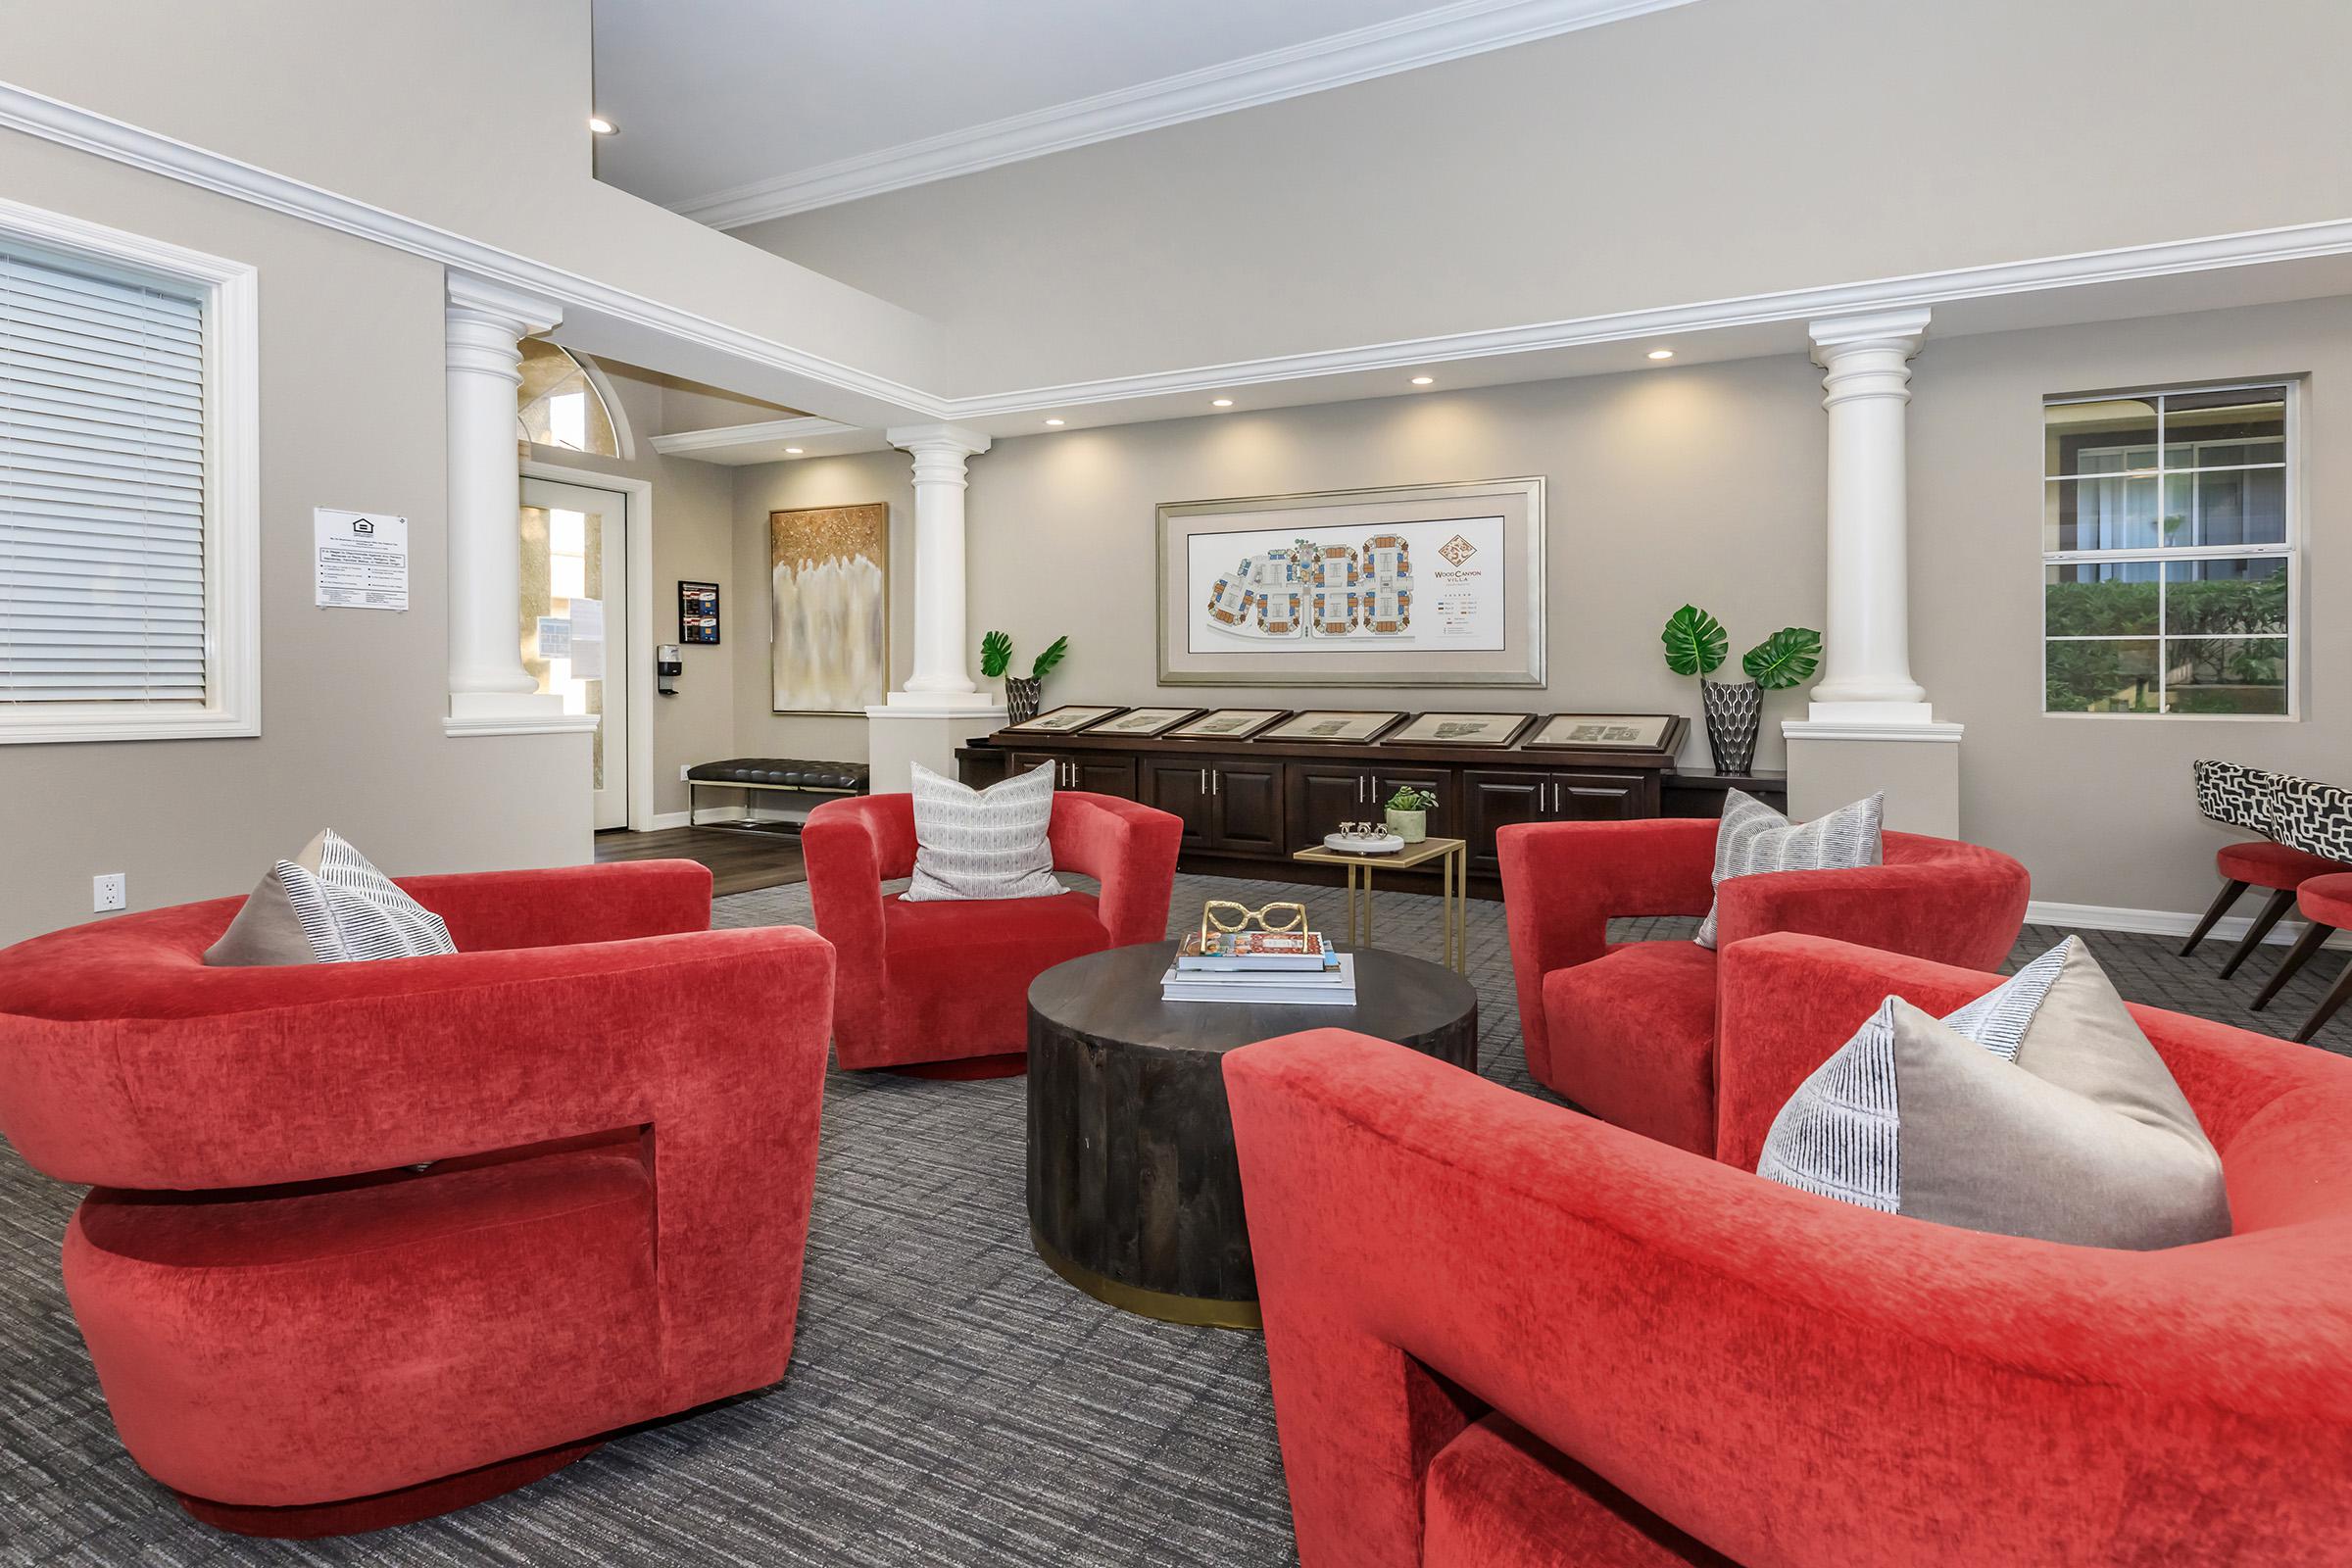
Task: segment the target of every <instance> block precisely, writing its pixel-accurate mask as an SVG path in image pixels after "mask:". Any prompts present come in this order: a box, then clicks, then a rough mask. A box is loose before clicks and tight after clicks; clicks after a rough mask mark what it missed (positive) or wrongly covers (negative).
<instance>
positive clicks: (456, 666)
mask: <svg viewBox="0 0 2352 1568" xmlns="http://www.w3.org/2000/svg"><path fill="white" fill-rule="evenodd" d="M448 290H449V300H448V308H447V320H446V329H447V334H448V418H449V452H448V458H449V536H448V550H449V716H448V718H447V719H445V720H444V721H443V722H444V725H445V727H446V728H447V729H448V731H449V733H450V734H452V735H514V734H537V733H540V732H543V731H549V730H556V731H564V730H582V729H593V728H595V726H596V720H595V718H594V716H593V715H577V714H573V715H567V714H565V713H564V700H563V699H562V698H561V697H558V696H556V695H555V694H554V693H552V692H547V693H543V692H541V691H539V690H538V689H537V688H538V683H537V682H536V681H534V680H533V679H532V678H531V676H530V672H529V671H527V670H525V669H524V668H523V667H522V642H521V638H520V636H519V635H518V634H517V632H516V617H517V616H518V615H519V613H520V606H521V597H522V565H521V541H522V532H521V526H520V523H519V520H518V517H517V511H518V508H519V505H520V497H519V494H518V485H517V474H518V469H517V466H516V462H515V389H516V388H518V387H520V386H521V385H522V374H521V371H520V369H519V367H520V365H521V363H522V352H521V350H520V348H519V347H518V346H517V345H518V344H519V343H520V341H521V340H522V339H523V338H525V337H528V336H530V335H531V334H532V333H534V332H544V331H546V330H547V329H548V328H550V327H552V326H554V325H555V324H556V323H557V322H558V321H560V320H562V319H563V315H564V313H563V311H562V309H561V308H559V307H558V306H557V305H556V304H555V302H553V301H552V300H545V299H541V298H539V297H538V296H536V295H532V294H526V293H523V292H522V291H520V290H518V289H513V288H509V287H507V286H505V285H504V284H500V283H493V282H490V281H489V280H488V279H486V278H480V277H474V276H472V275H470V274H468V273H465V272H457V271H453V272H451V273H449V274H448Z"/></svg>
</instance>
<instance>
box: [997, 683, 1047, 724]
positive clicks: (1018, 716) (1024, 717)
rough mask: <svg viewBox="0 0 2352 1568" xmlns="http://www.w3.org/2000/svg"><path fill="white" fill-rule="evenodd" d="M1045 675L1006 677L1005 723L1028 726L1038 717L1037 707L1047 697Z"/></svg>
mask: <svg viewBox="0 0 2352 1568" xmlns="http://www.w3.org/2000/svg"><path fill="white" fill-rule="evenodd" d="M1045 690H1046V679H1045V677H1044V676H1043V675H1007V676H1005V722H1006V723H1010V724H1026V723H1027V722H1029V720H1031V719H1033V718H1035V717H1036V716H1037V705H1038V702H1039V700H1040V699H1041V698H1042V697H1043V696H1044V695H1045Z"/></svg>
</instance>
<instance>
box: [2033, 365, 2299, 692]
mask: <svg viewBox="0 0 2352 1568" xmlns="http://www.w3.org/2000/svg"><path fill="white" fill-rule="evenodd" d="M2293 416H2294V398H2293V388H2292V387H2290V386H2288V385H2287V384H2285V383H2281V382H2273V383H2266V384H2261V385H2252V386H2221V387H2197V388H2188V389H2180V390H2175V391H2166V392H2152V393H2147V394H2143V395H2139V396H2133V397H2111V398H2066V399H2052V400H2050V402H2049V403H2048V404H2047V405H2046V407H2045V410H2044V414H2043V443H2044V469H2043V471H2044V473H2045V475H2046V478H2045V479H2044V482H2043V489H2044V492H2045V494H2044V502H2043V522H2042V635H2043V647H2042V681H2043V702H2042V706H2043V711H2046V712H2052V713H2137V714H2152V715H2163V714H2169V715H2173V716H2198V717H2226V716H2234V717H2280V716H2285V715H2287V714H2289V713H2290V712H2291V711H2292V708H2293V692H2294V678H2293V676H2294V624H2293V617H2294V602H2295V557H2294V545H2295V538H2294V535H2295V520H2294V518H2295V509H2294V496H2295V486H2296V477H2297V476H2296V473H2295V456H2294V418H2293Z"/></svg>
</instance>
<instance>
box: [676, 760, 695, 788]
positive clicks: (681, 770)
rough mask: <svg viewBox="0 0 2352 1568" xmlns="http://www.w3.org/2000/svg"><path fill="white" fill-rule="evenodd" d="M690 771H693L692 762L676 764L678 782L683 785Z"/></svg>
mask: <svg viewBox="0 0 2352 1568" xmlns="http://www.w3.org/2000/svg"><path fill="white" fill-rule="evenodd" d="M692 771H694V764H693V763H692V762H680V763H679V764H678V782H679V783H681V784H683V783H685V782H686V775H687V774H688V773H691V772H692Z"/></svg>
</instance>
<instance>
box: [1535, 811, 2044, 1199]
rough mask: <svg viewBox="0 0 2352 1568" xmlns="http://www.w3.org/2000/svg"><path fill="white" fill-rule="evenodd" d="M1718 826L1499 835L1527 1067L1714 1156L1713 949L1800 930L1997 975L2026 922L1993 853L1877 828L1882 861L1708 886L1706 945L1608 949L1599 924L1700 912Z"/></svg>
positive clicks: (2001, 858) (1610, 1114)
mask: <svg viewBox="0 0 2352 1568" xmlns="http://www.w3.org/2000/svg"><path fill="white" fill-rule="evenodd" d="M1716 828H1717V824H1716V823H1715V822H1714V821H1713V820H1711V819H1701V818H1696V817H1660V818H1656V819H1653V820H1647V821H1639V822H1542V823H1526V824H1522V825H1518V826H1513V827H1506V828H1504V829H1502V830H1501V831H1500V832H1499V833H1498V834H1496V835H1495V842H1496V845H1497V848H1498V849H1499V851H1500V855H1501V860H1502V893H1503V915H1504V919H1505V923H1506V924H1507V925H1508V927H1509V930H1510V937H1511V969H1512V973H1513V976H1514V978H1515V979H1516V981H1517V984H1518V993H1519V1027H1520V1031H1521V1034H1522V1036H1523V1037H1524V1039H1525V1041H1526V1048H1527V1066H1528V1070H1529V1071H1530V1072H1532V1073H1534V1074H1535V1076H1536V1078H1537V1080H1538V1081H1539V1082H1540V1083H1542V1084H1544V1086H1545V1087H1547V1088H1549V1089H1551V1090H1552V1091H1553V1092H1555V1093H1557V1094H1558V1095H1560V1096H1561V1097H1562V1098H1564V1099H1566V1100H1568V1101H1569V1102H1571V1103H1574V1104H1576V1105H1578V1106H1580V1107H1582V1108H1583V1109H1585V1110H1589V1111H1591V1112H1592V1113H1593V1115H1595V1116H1598V1117H1600V1118H1601V1119H1602V1120H1603V1121H1608V1122H1614V1123H1615V1124H1617V1125H1618V1126H1620V1127H1627V1128H1631V1129H1632V1130H1633V1131H1635V1132H1638V1133H1643V1134H1646V1135H1647V1136H1649V1137H1651V1138H1655V1139H1657V1140H1658V1141H1659V1142H1661V1143H1668V1144H1672V1145H1674V1146H1675V1147H1676V1148H1678V1149H1688V1150H1691V1151H1692V1152H1696V1153H1701V1154H1704V1153H1710V1152H1713V1150H1714V1148H1715V1016H1716V1005H1715V979H1716V954H1717V953H1719V952H1721V951H1722V950H1723V949H1725V948H1729V947H1730V946H1731V945H1732V944H1733V943H1735V942H1738V941H1740V940H1741V939H1742V938H1745V937H1752V936H1756V935H1759V934H1761V933H1764V932H1767V931H1802V932H1806V933H1808V934H1810V935H1814V936H1825V937H1836V938H1838V939H1839V940H1841V941H1846V942H1857V943H1860V944H1862V945H1863V946H1865V947H1872V948H1884V949H1886V950H1887V951H1889V952H1893V953H1907V954H1911V955H1913V956H1918V957H1923V958H1933V959H1936V961H1938V962H1942V963H1955V964H1958V965H1960V966H1961V967H1963V968H1968V969H1993V968H1996V967H1998V965H1999V964H2000V962H2001V960H2002V959H2003V958H2005V957H2007V956H2009V950H2010V948H2011V947H2012V946H2014V945H2015V943H2016V941H2017V934H2018V931H2019V930H2020V929H2021V928H2022V927H2023V925H2024V924H2025V918H2026V895H2027V883H2028V879H2027V876H2026V868H2025V867H2024V866H2022V865H2020V864H2018V862H2017V861H2015V860H2013V859H2011V858H2009V857H2008V856H2006V855H2002V854H2000V853H1999V852H1998V851H1994V850H1987V849H1984V848H1981V847H1980V846H1978V845H1974V844H1959V843H1954V842H1953V841H1952V840H1950V839H1937V838H1925V837H1922V836H1920V835H1918V834H1914V833H1888V834H1887V835H1886V836H1885V841H1884V843H1885V848H1884V855H1885V860H1886V863H1885V864H1883V865H1877V866H1868V867H1863V868H1859V869H1855V870H1847V871H1767V872H1762V873H1759V874H1757V875H1753V876H1743V877H1735V878H1733V879H1732V880H1731V881H1729V882H1726V883H1725V884H1724V885H1723V888H1722V907H1721V909H1720V910H1719V912H1718V913H1717V915H1716V925H1717V936H1716V943H1717V946H1716V949H1715V951H1713V952H1710V951H1709V950H1708V949H1705V948H1702V947H1700V946H1699V945H1698V944H1697V943H1695V942H1689V941H1666V942H1626V943H1612V942H1610V941H1609V940H1608V923H1609V921H1610V920H1611V919H1614V918H1617V917H1620V916H1627V915H1654V914H1688V915H1701V914H1705V913H1706V912H1707V905H1708V901H1709V899H1710V898H1712V897H1714V895H1715V889H1714V888H1713V887H1712V885H1711V879H1712V877H1713V874H1714V868H1715V834H1716Z"/></svg>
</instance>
